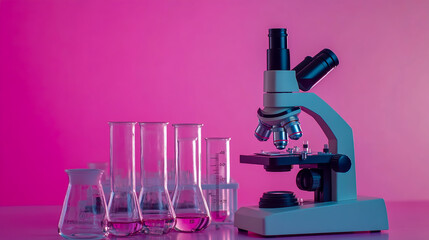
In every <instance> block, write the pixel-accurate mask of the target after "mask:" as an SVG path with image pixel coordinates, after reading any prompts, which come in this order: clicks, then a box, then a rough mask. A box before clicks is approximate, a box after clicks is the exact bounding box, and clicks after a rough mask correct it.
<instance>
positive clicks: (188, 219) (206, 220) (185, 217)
mask: <svg viewBox="0 0 429 240" xmlns="http://www.w3.org/2000/svg"><path fill="white" fill-rule="evenodd" d="M176 219H177V222H176V226H175V229H176V230H178V231H181V232H198V231H201V230H204V229H206V228H207V227H208V226H209V224H210V217H209V216H208V215H206V214H201V213H179V214H176Z"/></svg>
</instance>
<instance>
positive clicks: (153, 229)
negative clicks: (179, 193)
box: [143, 214, 175, 235]
mask: <svg viewBox="0 0 429 240" xmlns="http://www.w3.org/2000/svg"><path fill="white" fill-rule="evenodd" d="M174 224H175V219H174V217H172V216H170V215H162V214H148V215H143V231H144V232H145V233H147V234H158V235H160V234H165V233H168V232H169V231H170V230H171V229H173V227H174Z"/></svg>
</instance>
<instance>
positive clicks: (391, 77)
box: [0, 0, 429, 205]
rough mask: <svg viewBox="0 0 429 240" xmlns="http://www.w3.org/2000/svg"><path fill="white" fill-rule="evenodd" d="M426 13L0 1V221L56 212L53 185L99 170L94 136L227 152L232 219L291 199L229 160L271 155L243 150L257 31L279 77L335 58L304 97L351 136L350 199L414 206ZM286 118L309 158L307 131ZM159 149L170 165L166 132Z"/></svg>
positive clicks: (262, 55)
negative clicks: (219, 141)
mask: <svg viewBox="0 0 429 240" xmlns="http://www.w3.org/2000/svg"><path fill="white" fill-rule="evenodd" d="M428 12H429V1H142V0H136V1H119V0H117V1H112V0H96V1H86V0H75V1H58V0H39V1H36V0H34V1H33V0H27V1H22V0H13V1H12V0H3V1H0V109H1V115H0V144H1V145H0V195H1V198H0V205H32V204H43V205H46V204H61V203H62V201H63V198H64V194H65V190H66V186H67V182H68V179H67V176H66V174H65V172H64V169H66V168H82V167H86V164H87V162H94V161H107V160H108V159H109V140H108V138H109V132H108V125H107V121H109V120H117V121H119V120H130V121H169V122H171V123H180V122H201V123H204V124H205V126H204V128H203V137H209V136H230V137H231V138H232V141H231V160H232V163H231V165H232V166H231V168H232V177H233V178H234V179H235V180H237V181H238V182H239V183H240V190H239V203H240V205H244V204H255V203H256V202H257V201H258V198H259V196H260V194H261V193H262V192H263V191H265V190H275V189H292V190H294V189H296V187H295V183H294V178H295V174H294V173H266V172H265V171H264V170H263V168H262V167H260V166H253V165H241V164H239V160H238V156H239V154H245V153H253V152H256V151H259V150H261V149H272V148H273V147H272V144H271V142H269V143H260V142H258V141H257V140H256V139H255V138H254V137H253V131H254V129H255V127H256V125H257V118H256V110H257V108H258V107H260V106H261V105H262V80H263V78H262V76H263V71H264V70H265V68H266V48H267V29H268V28H272V27H286V28H288V31H289V47H290V50H291V60H292V65H293V66H294V65H296V64H297V63H298V62H300V61H301V60H302V59H303V58H304V57H305V56H307V55H314V54H316V53H317V52H318V51H320V50H321V49H323V48H325V47H327V48H331V49H332V50H333V51H334V52H335V53H336V54H337V55H338V56H339V59H340V66H339V67H338V68H337V69H335V70H334V71H333V72H331V74H330V75H329V76H328V77H327V78H325V79H324V81H322V82H321V83H320V84H319V85H317V86H316V87H315V88H314V89H313V92H315V93H317V94H318V95H319V96H321V97H322V98H323V99H324V100H325V101H326V102H328V103H329V104H330V105H331V106H332V107H333V108H334V109H336V111H338V113H339V114H340V115H341V116H343V118H344V119H345V120H346V121H347V122H348V123H349V124H350V125H351V126H352V128H353V130H354V136H355V147H356V170H357V182H358V193H359V194H360V195H374V196H381V197H384V198H386V199H387V200H410V199H416V200H422V199H429V188H428V182H429V174H427V171H428V170H427V169H428V168H429V161H428V159H427V152H426V150H427V145H428V141H427V139H428V137H429V127H428V124H427V122H428V121H429V112H428V111H426V110H425V109H426V108H427V104H428V100H429V97H428V92H427V88H428V87H429V71H428V69H429V66H428V62H429V60H428V59H429V47H428V43H429V14H428ZM301 118H302V126H303V130H304V139H308V140H310V145H311V147H312V149H313V151H318V150H320V149H321V147H322V146H323V143H325V142H326V138H325V137H324V136H323V134H322V131H321V130H319V129H318V127H317V126H316V124H315V121H313V120H312V119H310V118H309V117H308V116H305V114H301ZM169 138H170V140H169V143H170V145H169V158H172V157H173V151H172V150H173V146H172V140H171V139H172V138H173V134H172V127H171V126H169ZM203 143H204V142H203ZM301 143H302V141H299V142H297V144H301ZM203 148H204V145H203ZM203 156H204V155H203ZM203 161H205V158H204V157H203ZM300 196H307V197H308V196H310V195H308V194H301V193H300Z"/></svg>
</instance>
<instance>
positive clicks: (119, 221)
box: [108, 122, 142, 236]
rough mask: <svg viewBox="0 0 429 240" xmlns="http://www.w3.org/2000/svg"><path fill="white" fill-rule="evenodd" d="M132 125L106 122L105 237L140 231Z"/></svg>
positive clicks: (133, 128) (140, 220) (133, 125)
mask: <svg viewBox="0 0 429 240" xmlns="http://www.w3.org/2000/svg"><path fill="white" fill-rule="evenodd" d="M135 124H136V123H135V122H110V123H109V125H110V174H111V185H112V187H111V189H112V190H111V193H110V201H109V205H108V213H109V224H108V226H109V234H111V235H114V236H129V235H132V234H135V233H137V232H139V231H140V230H141V229H142V218H141V213H140V208H139V204H138V200H137V195H136V189H135Z"/></svg>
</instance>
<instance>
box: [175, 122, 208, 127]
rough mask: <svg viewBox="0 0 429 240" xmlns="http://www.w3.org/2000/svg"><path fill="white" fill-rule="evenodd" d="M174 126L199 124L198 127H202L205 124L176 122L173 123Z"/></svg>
mask: <svg viewBox="0 0 429 240" xmlns="http://www.w3.org/2000/svg"><path fill="white" fill-rule="evenodd" d="M172 126H173V127H191V126H198V127H202V126H204V124H202V123H175V124H172Z"/></svg>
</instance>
